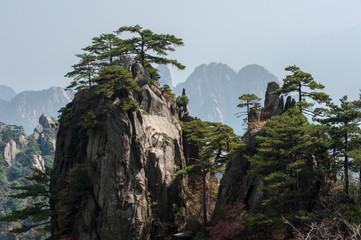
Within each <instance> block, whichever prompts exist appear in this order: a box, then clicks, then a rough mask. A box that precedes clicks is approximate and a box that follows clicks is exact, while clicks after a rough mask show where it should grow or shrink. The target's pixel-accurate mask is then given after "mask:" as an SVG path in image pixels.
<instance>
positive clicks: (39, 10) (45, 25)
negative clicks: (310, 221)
mask: <svg viewBox="0 0 361 240" xmlns="http://www.w3.org/2000/svg"><path fill="white" fill-rule="evenodd" d="M360 12H361V1H360V0H347V1H339V0H317V1H314V0H313V1H311V0H303V1H296V0H272V1H270V0H227V1H220V0H219V1H217V0H197V1H194V0H193V1H189V0H183V1H172V0H153V1H149V0H138V1H119V0H107V1H104V0H103V1H96V0H77V1H70V0H62V1H59V0H42V1H41V0H32V1H29V0H11V1H10V0H0V29H1V38H0V84H4V85H7V86H10V87H12V88H14V89H15V90H16V91H17V92H20V91H23V90H37V89H44V88H48V87H50V86H62V87H65V86H67V85H68V83H69V79H67V78H65V77H64V74H65V73H67V72H68V71H70V70H71V65H73V64H74V63H76V62H77V58H76V57H74V54H77V53H81V48H83V47H85V46H87V45H88V44H90V42H91V38H92V37H94V36H97V35H99V34H101V33H110V32H112V31H114V30H116V29H117V28H119V27H121V26H132V25H136V24H139V25H141V26H143V27H144V28H149V29H151V30H153V31H154V32H156V33H169V34H174V35H175V36H177V37H180V38H182V39H183V40H184V42H185V45H184V46H183V47H180V48H177V49H176V52H175V53H174V54H172V55H171V57H172V58H176V59H178V60H179V61H180V62H181V63H183V64H184V65H186V67H187V69H186V70H185V71H179V70H176V69H174V68H171V72H172V78H173V82H174V83H175V84H177V83H179V82H181V81H185V80H186V78H187V77H188V76H189V74H190V73H191V72H192V71H193V70H194V68H195V67H196V66H198V65H200V64H203V63H210V62H223V63H226V64H228V65H229V66H231V67H232V68H234V69H235V70H236V71H238V70H239V69H240V68H242V67H244V66H245V65H247V64H252V63H256V64H260V65H262V66H264V67H266V68H267V69H268V70H269V71H270V72H272V73H274V74H276V76H277V77H278V78H279V79H280V80H282V78H283V77H284V76H285V72H284V71H283V69H284V68H285V67H286V66H288V65H294V64H296V65H298V66H300V67H301V68H302V70H304V71H307V72H310V73H311V74H312V75H313V76H314V77H315V78H316V80H317V81H319V82H321V83H323V84H324V85H326V86H327V88H326V90H327V91H328V92H329V93H331V94H332V95H333V96H334V97H341V96H343V95H345V94H348V95H350V96H353V97H355V96H357V95H358V93H359V92H358V89H359V88H361V87H360V86H359V84H358V83H359V82H360V80H361V67H360V64H361V57H360V56H361V48H360V44H361V25H360V24H361V14H360Z"/></svg>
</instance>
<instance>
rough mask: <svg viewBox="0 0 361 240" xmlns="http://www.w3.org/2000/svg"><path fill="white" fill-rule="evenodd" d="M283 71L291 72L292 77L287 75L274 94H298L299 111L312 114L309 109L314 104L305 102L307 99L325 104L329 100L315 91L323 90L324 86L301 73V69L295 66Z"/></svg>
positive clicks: (326, 96) (310, 76) (323, 94)
mask: <svg viewBox="0 0 361 240" xmlns="http://www.w3.org/2000/svg"><path fill="white" fill-rule="evenodd" d="M285 70H286V71H290V72H292V75H287V76H286V78H285V79H283V82H284V83H283V86H282V87H281V88H279V89H278V90H277V91H275V92H274V93H281V94H285V95H288V94H289V93H292V92H296V93H297V94H298V102H297V107H298V108H299V109H301V111H302V112H305V113H312V111H311V110H309V108H310V107H312V106H313V105H314V104H313V103H310V102H308V101H307V100H309V99H310V100H313V101H315V102H317V103H327V102H329V101H330V100H331V99H330V97H329V96H328V95H327V94H326V93H323V92H317V91H316V90H320V89H324V88H325V86H323V85H322V84H320V83H317V82H316V81H315V80H314V79H313V77H312V75H311V74H309V73H306V72H303V71H301V69H300V68H299V67H296V66H289V67H287V68H285Z"/></svg>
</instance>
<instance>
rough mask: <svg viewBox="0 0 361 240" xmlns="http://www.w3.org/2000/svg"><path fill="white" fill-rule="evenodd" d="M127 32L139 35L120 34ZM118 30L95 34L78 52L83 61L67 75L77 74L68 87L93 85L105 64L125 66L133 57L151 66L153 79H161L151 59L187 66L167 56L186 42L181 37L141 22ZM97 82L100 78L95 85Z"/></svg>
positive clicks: (78, 88)
mask: <svg viewBox="0 0 361 240" xmlns="http://www.w3.org/2000/svg"><path fill="white" fill-rule="evenodd" d="M124 32H128V33H131V34H133V35H135V36H134V37H132V38H130V39H122V38H120V37H119V35H121V34H122V33H124ZM116 33H117V35H116V34H114V33H110V34H101V35H100V36H98V37H94V38H93V39H92V44H91V45H90V46H87V47H85V48H83V49H82V50H83V51H84V53H82V54H77V55H76V56H77V57H78V58H79V59H80V60H79V62H78V63H77V64H75V65H73V66H72V68H73V71H71V72H68V73H67V74H66V75H65V76H66V77H69V78H73V81H72V82H71V84H70V85H69V86H68V88H75V89H76V90H80V89H92V86H93V85H94V81H96V79H97V78H98V77H100V76H101V75H102V73H101V72H102V71H103V70H104V69H105V68H107V67H110V66H125V65H126V63H127V62H129V60H130V59H131V58H134V60H135V61H138V62H140V63H141V64H142V65H143V67H144V68H145V69H147V71H148V74H149V76H150V77H151V79H152V80H158V79H159V75H158V72H157V70H156V69H155V68H154V67H152V65H151V63H156V64H172V65H174V66H176V67H177V68H179V69H184V68H185V67H184V66H183V65H182V64H180V63H178V62H177V60H173V59H168V58H166V57H164V56H167V55H168V53H169V52H173V51H174V47H176V46H181V45H183V42H182V40H181V39H179V38H176V37H175V36H173V35H168V34H155V33H153V32H152V31H150V30H149V29H143V28H142V27H140V26H139V25H136V26H134V27H121V28H119V29H118V31H116ZM103 75H104V74H103ZM97 84H99V82H98V83H96V84H95V85H97ZM105 88H107V87H105ZM104 90H105V89H104V88H103V91H104Z"/></svg>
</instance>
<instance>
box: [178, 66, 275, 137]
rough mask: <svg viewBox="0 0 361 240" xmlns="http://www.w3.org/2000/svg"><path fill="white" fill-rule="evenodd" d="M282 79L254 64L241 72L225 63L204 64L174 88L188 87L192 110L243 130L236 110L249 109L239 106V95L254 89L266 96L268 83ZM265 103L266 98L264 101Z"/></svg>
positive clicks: (251, 91) (202, 116) (259, 94)
mask: <svg viewBox="0 0 361 240" xmlns="http://www.w3.org/2000/svg"><path fill="white" fill-rule="evenodd" d="M271 81H276V82H277V81H278V80H277V78H276V76H274V75H273V74H272V73H270V72H269V71H267V70H266V69H265V68H264V67H262V66H259V65H256V64H252V65H247V66H245V67H244V68H242V69H241V70H239V71H238V72H235V71H234V70H233V69H232V68H230V67H229V66H227V65H226V64H223V63H211V64H208V65H206V64H203V65H200V66H199V67H197V68H196V69H195V70H194V72H193V73H192V74H191V75H190V76H189V77H188V78H187V80H186V81H185V82H183V83H180V84H178V85H177V86H176V87H175V88H174V92H175V93H176V94H177V95H180V94H181V93H182V89H183V88H185V89H186V95H187V96H188V97H189V99H190V102H189V111H190V113H191V114H192V115H194V116H197V117H199V118H201V119H202V120H206V121H213V122H223V123H226V124H227V125H229V126H231V127H232V128H233V129H234V130H235V131H236V132H237V133H241V132H242V129H243V128H244V126H242V124H243V120H242V119H241V118H237V117H236V115H235V114H236V113H237V112H240V111H244V110H245V109H240V108H237V107H236V106H237V105H238V103H239V100H238V98H239V96H241V95H242V94H245V93H254V94H256V95H257V96H258V97H260V98H263V97H264V94H265V92H266V88H267V83H268V82H271ZM261 103H262V102H261Z"/></svg>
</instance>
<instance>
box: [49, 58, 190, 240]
mask: <svg viewBox="0 0 361 240" xmlns="http://www.w3.org/2000/svg"><path fill="white" fill-rule="evenodd" d="M131 71H132V73H133V77H134V79H136V80H137V82H138V85H140V86H141V87H142V89H141V91H140V92H135V93H132V94H131V95H130V97H131V98H132V99H133V100H136V101H137V103H138V105H139V107H138V108H136V109H135V110H128V111H125V110H123V109H122V108H121V107H120V106H119V101H120V99H121V97H122V96H120V95H118V96H113V97H112V98H111V99H109V98H106V99H105V98H104V99H99V98H98V99H92V98H90V92H89V91H88V90H82V91H79V92H78V93H77V94H76V95H75V97H74V100H73V101H72V102H71V103H70V104H68V105H67V106H66V110H65V111H66V112H63V115H62V117H61V119H60V127H59V133H58V138H57V146H56V152H55V160H54V173H55V176H57V177H56V178H53V180H52V182H51V190H52V191H53V194H55V193H57V194H56V195H55V196H56V198H55V199H53V200H52V204H51V206H52V209H53V210H54V211H55V214H54V216H53V218H52V234H53V235H54V236H56V237H57V238H64V239H68V238H69V239H164V238H165V237H167V236H168V237H169V236H172V235H173V234H174V233H176V232H178V231H180V230H182V229H184V227H185V224H186V223H187V218H188V213H187V199H186V195H185V189H186V182H185V179H184V178H182V177H177V178H176V177H175V172H176V171H177V170H179V169H181V168H184V167H185V164H186V162H185V157H184V154H183V152H184V151H183V144H184V143H183V139H182V132H181V126H180V120H181V119H180V116H183V119H184V117H188V118H189V116H188V115H187V113H184V110H181V109H182V108H180V107H179V106H177V105H176V103H175V102H174V101H173V100H171V99H168V98H167V96H166V95H165V94H162V92H161V91H160V89H159V88H158V87H156V86H154V85H151V84H149V83H148V81H149V77H148V76H147V73H146V72H145V71H144V69H142V66H141V65H140V64H134V65H133V66H132V69H131ZM100 106H101V108H102V109H103V110H104V111H103V117H102V119H101V121H99V122H98V123H97V125H96V127H90V128H89V127H86V126H84V124H83V123H84V122H83V121H84V116H85V115H86V113H87V112H89V111H90V109H94V107H100Z"/></svg>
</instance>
